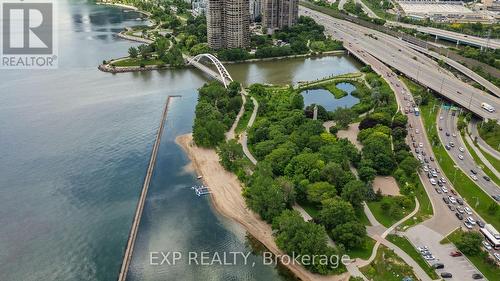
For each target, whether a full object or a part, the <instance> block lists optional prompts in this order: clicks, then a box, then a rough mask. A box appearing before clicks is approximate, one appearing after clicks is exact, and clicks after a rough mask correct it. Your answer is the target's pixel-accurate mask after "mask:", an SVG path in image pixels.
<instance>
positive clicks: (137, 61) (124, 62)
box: [112, 58, 165, 67]
mask: <svg viewBox="0 0 500 281" xmlns="http://www.w3.org/2000/svg"><path fill="white" fill-rule="evenodd" d="M112 64H113V65H114V66H116V67H128V66H140V65H141V64H144V65H162V64H165V63H164V62H163V61H162V60H159V59H148V60H145V59H142V58H135V59H133V58H128V59H124V60H121V61H117V62H113V63H112Z"/></svg>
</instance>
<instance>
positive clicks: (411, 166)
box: [399, 156, 420, 177]
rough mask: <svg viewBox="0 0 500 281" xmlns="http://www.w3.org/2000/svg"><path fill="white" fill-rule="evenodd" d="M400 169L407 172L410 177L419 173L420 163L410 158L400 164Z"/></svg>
mask: <svg viewBox="0 0 500 281" xmlns="http://www.w3.org/2000/svg"><path fill="white" fill-rule="evenodd" d="M399 167H400V168H401V169H402V170H403V171H404V172H405V174H406V176H408V177H410V176H412V175H414V174H415V173H416V172H417V170H418V168H419V167H420V162H419V161H418V160H417V159H415V157H413V156H408V157H406V158H405V159H404V160H403V161H401V163H399Z"/></svg>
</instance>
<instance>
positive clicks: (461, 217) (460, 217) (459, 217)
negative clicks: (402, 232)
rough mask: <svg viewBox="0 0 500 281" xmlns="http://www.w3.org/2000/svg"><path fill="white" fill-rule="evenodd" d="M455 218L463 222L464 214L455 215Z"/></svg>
mask: <svg viewBox="0 0 500 281" xmlns="http://www.w3.org/2000/svg"><path fill="white" fill-rule="evenodd" d="M455 216H456V217H457V219H459V220H463V219H464V216H462V214H460V213H455Z"/></svg>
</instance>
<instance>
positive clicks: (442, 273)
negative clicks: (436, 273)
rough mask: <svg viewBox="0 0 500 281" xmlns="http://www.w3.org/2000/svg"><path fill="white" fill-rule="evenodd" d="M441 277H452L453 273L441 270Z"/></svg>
mask: <svg viewBox="0 0 500 281" xmlns="http://www.w3.org/2000/svg"><path fill="white" fill-rule="evenodd" d="M441 277H443V278H451V277H453V275H452V274H451V273H449V272H441Z"/></svg>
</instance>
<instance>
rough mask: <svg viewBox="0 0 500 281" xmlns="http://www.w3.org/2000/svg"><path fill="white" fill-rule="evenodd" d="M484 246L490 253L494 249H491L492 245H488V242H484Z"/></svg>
mask: <svg viewBox="0 0 500 281" xmlns="http://www.w3.org/2000/svg"><path fill="white" fill-rule="evenodd" d="M483 246H484V248H485V249H486V250H488V251H489V250H491V249H492V247H491V245H490V243H488V242H486V241H483Z"/></svg>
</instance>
